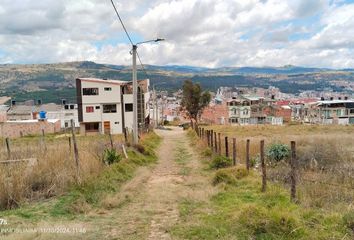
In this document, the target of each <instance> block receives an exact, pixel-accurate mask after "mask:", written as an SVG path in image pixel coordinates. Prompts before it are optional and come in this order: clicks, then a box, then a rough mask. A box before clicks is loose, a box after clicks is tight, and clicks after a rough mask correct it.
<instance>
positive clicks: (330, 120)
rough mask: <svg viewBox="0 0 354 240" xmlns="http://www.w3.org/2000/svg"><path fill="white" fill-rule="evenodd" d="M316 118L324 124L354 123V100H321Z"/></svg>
mask: <svg viewBox="0 0 354 240" xmlns="http://www.w3.org/2000/svg"><path fill="white" fill-rule="evenodd" d="M315 118H317V122H319V123H322V124H354V100H324V101H319V102H318V103H317V108H316V115H315Z"/></svg>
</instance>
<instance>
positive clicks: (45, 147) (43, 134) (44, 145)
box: [41, 128, 47, 152]
mask: <svg viewBox="0 0 354 240" xmlns="http://www.w3.org/2000/svg"><path fill="white" fill-rule="evenodd" d="M41 146H42V147H44V151H45V152H46V151H47V146H46V144H45V133H44V129H43V128H42V135H41Z"/></svg>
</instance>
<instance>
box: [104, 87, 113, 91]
mask: <svg viewBox="0 0 354 240" xmlns="http://www.w3.org/2000/svg"><path fill="white" fill-rule="evenodd" d="M104 90H105V91H112V88H111V87H105V88H104Z"/></svg>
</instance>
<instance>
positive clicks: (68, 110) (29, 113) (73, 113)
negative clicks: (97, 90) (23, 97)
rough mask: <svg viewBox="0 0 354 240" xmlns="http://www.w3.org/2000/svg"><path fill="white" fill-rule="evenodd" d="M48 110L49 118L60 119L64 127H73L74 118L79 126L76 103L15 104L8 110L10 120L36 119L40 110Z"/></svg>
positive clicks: (61, 125)
mask: <svg viewBox="0 0 354 240" xmlns="http://www.w3.org/2000/svg"><path fill="white" fill-rule="evenodd" d="M42 111H44V112H46V115H47V119H58V120H59V121H60V127H61V128H62V129H65V128H68V127H71V124H70V121H71V119H74V122H75V126H79V121H78V112H77V105H76V104H62V105H58V104H55V103H48V104H40V105H35V104H34V102H33V103H32V104H27V105H24V104H14V105H12V106H11V107H10V109H9V110H8V111H7V120H8V121H24V120H36V119H38V118H39V113H40V112H42Z"/></svg>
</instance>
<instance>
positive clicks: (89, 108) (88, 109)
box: [86, 106, 94, 113]
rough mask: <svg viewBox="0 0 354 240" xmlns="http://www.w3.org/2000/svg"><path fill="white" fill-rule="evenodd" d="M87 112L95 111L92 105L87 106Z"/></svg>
mask: <svg viewBox="0 0 354 240" xmlns="http://www.w3.org/2000/svg"><path fill="white" fill-rule="evenodd" d="M86 112H87V113H93V112H94V110H93V107H92V106H89V107H86Z"/></svg>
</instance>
